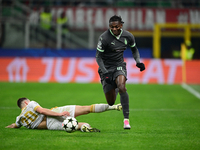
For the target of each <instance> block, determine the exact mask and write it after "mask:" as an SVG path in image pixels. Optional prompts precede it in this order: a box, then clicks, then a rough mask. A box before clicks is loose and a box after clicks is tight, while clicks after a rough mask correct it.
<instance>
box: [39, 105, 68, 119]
mask: <svg viewBox="0 0 200 150" xmlns="http://www.w3.org/2000/svg"><path fill="white" fill-rule="evenodd" d="M36 111H37V112H38V113H40V114H43V115H46V116H66V117H67V116H70V113H69V112H67V111H64V112H61V113H58V112H54V111H51V110H50V109H47V108H42V107H38V108H37V109H36Z"/></svg>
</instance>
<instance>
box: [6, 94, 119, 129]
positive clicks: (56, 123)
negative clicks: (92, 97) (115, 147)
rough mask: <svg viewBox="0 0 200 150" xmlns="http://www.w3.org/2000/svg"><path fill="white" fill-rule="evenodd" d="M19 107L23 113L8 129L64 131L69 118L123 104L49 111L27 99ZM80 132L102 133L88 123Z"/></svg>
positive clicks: (114, 108) (69, 106)
mask: <svg viewBox="0 0 200 150" xmlns="http://www.w3.org/2000/svg"><path fill="white" fill-rule="evenodd" d="M17 105H18V107H19V108H20V109H21V110H22V112H21V114H20V115H19V116H18V117H17V118H16V122H15V123H12V124H11V125H8V126H7V127H6V128H20V127H21V126H24V127H26V128H28V129H48V130H63V128H62V122H63V121H64V119H65V118H66V117H67V116H71V117H74V118H76V117H77V116H80V115H85V114H89V113H100V112H104V111H108V110H121V109H122V106H121V104H118V105H113V106H109V105H108V104H93V105H89V106H79V105H66V106H62V107H55V108H52V109H47V108H43V107H41V106H40V105H39V104H38V103H37V102H35V101H30V100H29V99H28V98H25V97H23V98H19V99H18V101H17ZM78 130H81V131H82V132H100V130H98V129H96V128H92V127H91V126H90V125H89V124H88V123H84V122H79V123H78Z"/></svg>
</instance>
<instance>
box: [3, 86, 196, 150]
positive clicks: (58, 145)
mask: <svg viewBox="0 0 200 150" xmlns="http://www.w3.org/2000/svg"><path fill="white" fill-rule="evenodd" d="M0 87H1V88H0V120H1V124H0V149H1V150H4V149H6V150H8V149H42V150H43V149H48V150H49V149H75V150H79V149H81V150H90V149H95V150H96V149H98V150H102V149H104V150H107V149H109V150H112V149H113V150H123V149H126V150H127V149H128V150H129V149H130V150H133V149H134V150H199V149H200V100H199V99H197V98H196V97H194V96H193V95H191V94H190V93H188V92H187V91H186V90H184V89H183V88H181V86H180V85H148V84H127V91H128V93H129V98H130V121H131V127H132V128H131V130H128V131H127V130H124V129H123V115H122V112H119V111H108V112H104V113H99V114H89V115H85V116H79V117H77V120H78V121H80V122H88V123H89V124H90V125H91V126H93V127H96V128H98V129H100V130H101V132H100V133H82V132H80V131H76V132H74V133H66V132H64V131H49V130H30V129H26V128H24V127H22V128H20V129H7V128H5V126H7V125H9V124H11V123H13V122H14V121H15V118H16V116H18V115H19V114H20V110H19V109H18V107H17V106H16V101H17V99H18V98H19V97H27V98H29V99H31V100H35V101H37V102H38V103H39V104H40V105H41V106H42V107H45V108H51V107H54V106H63V105H70V104H76V105H90V104H94V103H106V100H105V97H104V94H103V91H102V87H101V85H100V84H75V83H69V84H67V83H62V84H59V83H0ZM119 102H120V100H119V95H118V97H117V100H116V104H117V103H119Z"/></svg>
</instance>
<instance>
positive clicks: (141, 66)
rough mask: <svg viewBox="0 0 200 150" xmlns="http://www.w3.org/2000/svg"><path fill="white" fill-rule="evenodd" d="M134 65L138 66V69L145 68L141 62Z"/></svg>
mask: <svg viewBox="0 0 200 150" xmlns="http://www.w3.org/2000/svg"><path fill="white" fill-rule="evenodd" d="M136 66H137V67H138V68H140V71H143V70H145V65H144V64H143V63H137V64H136Z"/></svg>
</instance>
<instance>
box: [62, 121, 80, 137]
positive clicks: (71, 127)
mask: <svg viewBox="0 0 200 150" xmlns="http://www.w3.org/2000/svg"><path fill="white" fill-rule="evenodd" d="M62 127H63V129H64V130H65V131H66V132H68V133H71V132H74V131H76V130H77V128H78V121H77V120H76V118H73V117H67V118H66V119H65V120H64V121H63V123H62Z"/></svg>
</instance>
